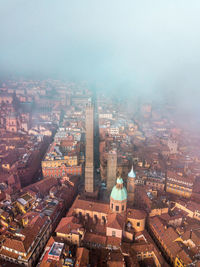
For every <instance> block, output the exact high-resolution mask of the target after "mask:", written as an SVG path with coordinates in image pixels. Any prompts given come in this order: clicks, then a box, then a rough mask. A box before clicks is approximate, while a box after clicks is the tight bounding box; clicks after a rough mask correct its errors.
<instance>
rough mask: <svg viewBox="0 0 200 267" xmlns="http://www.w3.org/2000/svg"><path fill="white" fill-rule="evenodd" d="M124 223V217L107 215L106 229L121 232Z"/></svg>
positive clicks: (113, 214) (115, 214) (114, 214)
mask: <svg viewBox="0 0 200 267" xmlns="http://www.w3.org/2000/svg"><path fill="white" fill-rule="evenodd" d="M124 223H125V219H124V216H122V215H121V214H118V213H110V214H108V221H107V227H110V228H114V229H119V230H123V226H124Z"/></svg>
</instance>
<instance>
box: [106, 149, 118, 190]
mask: <svg viewBox="0 0 200 267" xmlns="http://www.w3.org/2000/svg"><path fill="white" fill-rule="evenodd" d="M116 173H117V152H116V151H110V152H109V154H108V160H107V190H111V189H112V188H113V186H114V185H115V183H116Z"/></svg>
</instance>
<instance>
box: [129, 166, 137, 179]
mask: <svg viewBox="0 0 200 267" xmlns="http://www.w3.org/2000/svg"><path fill="white" fill-rule="evenodd" d="M128 177H129V178H135V177H136V175H135V172H134V170H133V166H132V169H131V170H130V172H129V173H128Z"/></svg>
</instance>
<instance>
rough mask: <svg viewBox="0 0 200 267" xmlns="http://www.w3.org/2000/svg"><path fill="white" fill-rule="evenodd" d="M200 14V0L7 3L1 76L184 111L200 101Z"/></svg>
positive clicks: (1, 3)
mask: <svg viewBox="0 0 200 267" xmlns="http://www.w3.org/2000/svg"><path fill="white" fill-rule="evenodd" d="M199 12H200V1H199V0H190V1H188V0H165V1H164V0H152V1H150V0H137V1H135V0H123V1H122V0H121V1H119V0H101V1H98V0H58V1H56V0H0V73H1V76H4V75H21V76H24V75H25V76H29V77H32V76H35V77H52V78H62V79H73V80H75V81H76V80H86V81H89V82H91V84H92V83H93V84H97V86H100V87H105V88H117V89H116V90H117V91H122V92H126V90H128V91H136V92H139V93H141V94H146V95H147V96H150V95H151V96H152V94H155V96H156V94H159V93H160V92H162V93H164V94H165V92H171V91H172V92H173V93H175V92H176V93H175V95H177V99H178V97H179V96H180V95H183V97H182V100H183V103H184V101H186V102H187V101H188V95H190V96H191V95H194V94H197V95H199V96H200V73H199V70H200V16H199ZM196 99H197V98H196V97H194V99H192V101H194V102H195V101H197V100H196Z"/></svg>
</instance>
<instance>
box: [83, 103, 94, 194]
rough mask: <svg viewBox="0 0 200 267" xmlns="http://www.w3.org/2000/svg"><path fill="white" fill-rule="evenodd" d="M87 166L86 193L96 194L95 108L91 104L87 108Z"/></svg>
mask: <svg viewBox="0 0 200 267" xmlns="http://www.w3.org/2000/svg"><path fill="white" fill-rule="evenodd" d="M85 128H86V164H85V191H86V192H88V193H93V192H94V107H93V105H92V102H90V103H89V104H88V105H87V107H86V120H85Z"/></svg>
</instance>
